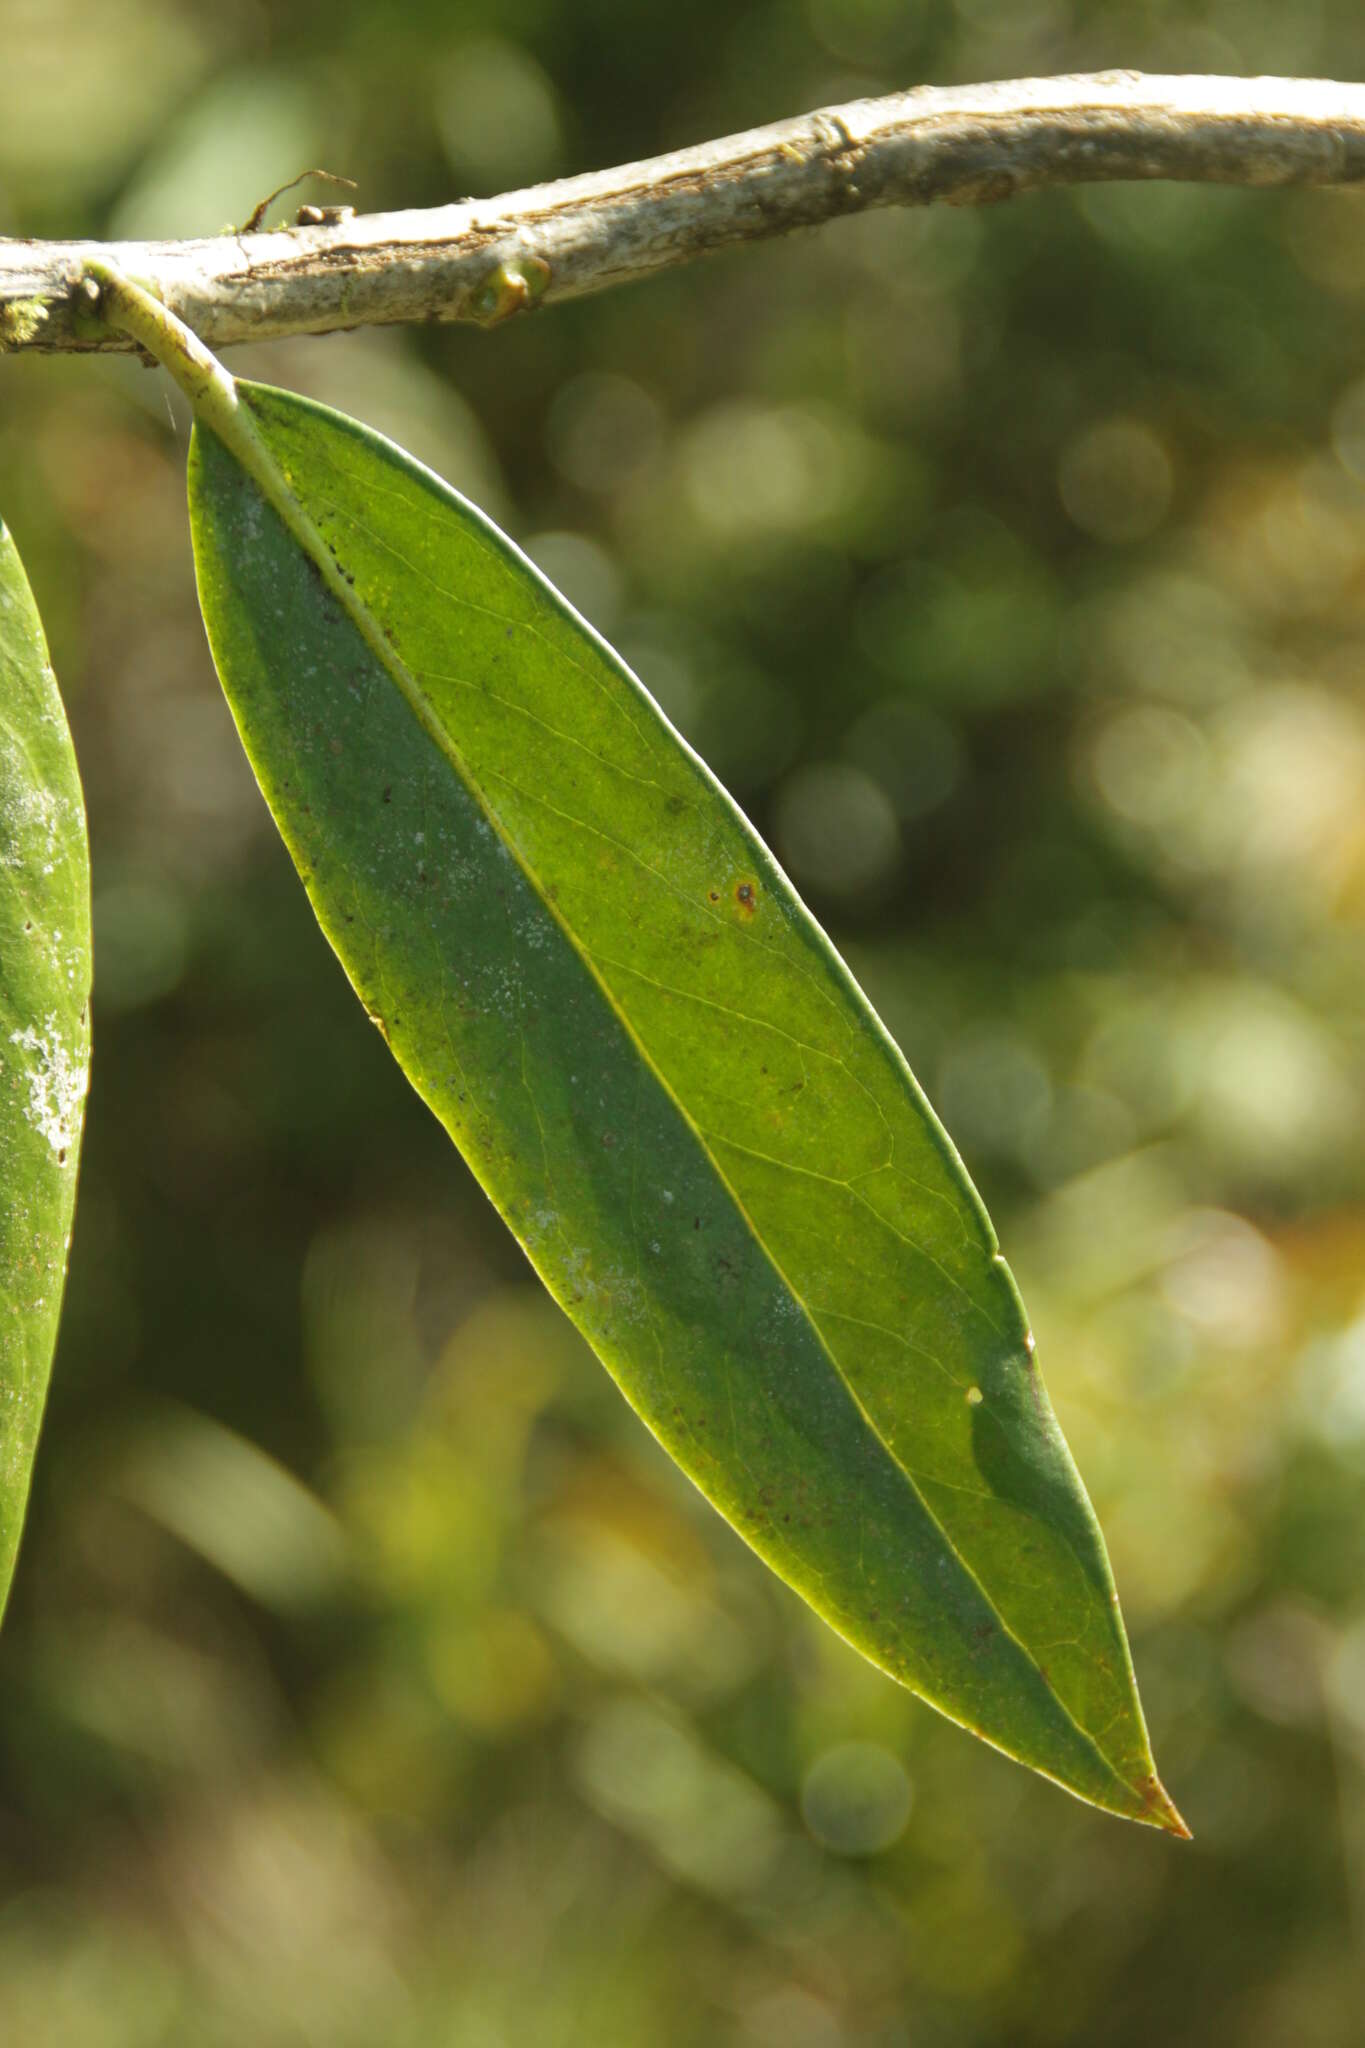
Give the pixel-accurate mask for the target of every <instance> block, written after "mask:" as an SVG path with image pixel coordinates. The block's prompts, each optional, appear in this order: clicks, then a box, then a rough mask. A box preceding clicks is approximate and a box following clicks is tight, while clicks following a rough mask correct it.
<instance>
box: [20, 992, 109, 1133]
mask: <svg viewBox="0 0 1365 2048" xmlns="http://www.w3.org/2000/svg"><path fill="white" fill-rule="evenodd" d="M9 1042H10V1044H11V1045H17V1046H18V1047H19V1049H20V1051H21V1052H26V1053H28V1054H29V1055H30V1056H31V1064H30V1066H29V1069H28V1110H27V1112H26V1113H27V1116H28V1120H29V1122H30V1124H32V1126H33V1128H34V1130H35V1131H39V1132H41V1133H42V1135H43V1137H45V1138H46V1139H47V1142H48V1144H49V1145H50V1146H51V1147H52V1149H53V1151H54V1152H55V1153H56V1154H57V1157H58V1159H59V1161H60V1160H61V1159H62V1157H63V1155H64V1154H65V1153H67V1152H69V1151H70V1150H71V1148H72V1147H73V1146H74V1144H75V1142H76V1139H77V1137H78V1136H79V1134H80V1127H81V1104H82V1103H83V1102H84V1100H85V1091H86V1087H87V1085H88V1083H89V1078H90V1070H89V1064H88V1062H87V1061H86V1060H84V1059H76V1058H73V1056H72V1054H71V1052H70V1051H69V1050H68V1048H67V1047H66V1046H65V1045H64V1044H63V1043H62V1039H61V1035H60V1033H59V1032H58V1029H57V1019H56V1018H55V1017H49V1018H48V1019H47V1024H46V1027H45V1029H44V1030H43V1031H39V1030H38V1028H37V1026H36V1025H33V1024H28V1025H26V1026H25V1027H24V1029H23V1030H22V1031H11V1033H10V1038H9Z"/></svg>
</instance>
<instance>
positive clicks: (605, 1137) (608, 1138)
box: [602, 1131, 616, 1152]
mask: <svg viewBox="0 0 1365 2048" xmlns="http://www.w3.org/2000/svg"><path fill="white" fill-rule="evenodd" d="M602 1143H603V1144H604V1145H605V1146H606V1148H607V1150H608V1152H610V1151H611V1150H612V1148H613V1146H614V1145H615V1143H616V1140H615V1138H614V1137H613V1136H612V1134H611V1132H610V1131H603V1133H602Z"/></svg>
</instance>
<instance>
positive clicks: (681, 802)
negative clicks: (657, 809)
mask: <svg viewBox="0 0 1365 2048" xmlns="http://www.w3.org/2000/svg"><path fill="white" fill-rule="evenodd" d="M664 809H665V810H666V811H671V812H672V814H673V816H674V817H675V818H676V817H677V815H678V813H679V811H685V810H686V809H687V799H686V797H682V796H678V795H676V794H674V795H673V796H671V797H669V798H667V799H666V801H665V803H664Z"/></svg>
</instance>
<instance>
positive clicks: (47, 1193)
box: [0, 524, 90, 1611]
mask: <svg viewBox="0 0 1365 2048" xmlns="http://www.w3.org/2000/svg"><path fill="white" fill-rule="evenodd" d="M89 1070H90V862H89V856H88V853H87V849H86V838H85V807H84V804H83V803H82V800H81V785H80V779H79V777H78V775H77V773H76V757H75V754H74V753H73V751H72V747H71V735H70V733H69V732H68V731H67V726H66V714H65V712H64V711H63V709H62V700H61V697H60V696H59V694H58V691H57V678H56V677H55V676H54V675H53V673H52V668H51V664H50V663H49V661H48V658H47V647H46V645H45V644H44V641H43V629H42V626H41V624H40V622H39V618H38V613H37V609H36V607H35V606H34V602H33V596H32V593H31V592H30V590H29V587H28V581H27V578H26V577H25V575H24V567H23V563H22V562H21V561H20V560H19V553H18V550H17V549H16V547H15V545H14V542H13V541H12V539H11V538H10V536H9V533H8V532H7V531H6V529H5V527H4V526H3V524H0V1611H3V1609H4V1605H5V1599H6V1596H7V1594H8V1592H9V1585H10V1579H11V1577H12V1575H13V1571H14V1559H15V1554H16V1552H17V1550H18V1548H19V1532H20V1529H21V1528H22V1526H23V1520H24V1506H25V1503H26V1501H27V1500H28V1489H29V1479H30V1476H31V1474H32V1471H33V1454H34V1452H35V1450H36V1449H37V1445H38V1428H39V1424H40V1423H41V1421H42V1415H43V1402H44V1400H45V1399H46V1396H47V1383H48V1377H49V1374H50V1373H51V1370H52V1352H53V1347H54V1345H55V1343H56V1340H57V1321H58V1317H59V1315H60V1312H61V1305H62V1288H63V1285H64V1283H65V1279H66V1254H67V1246H68V1244H69V1242H70V1238H71V1217H72V1213H73V1210H74V1208H75V1203H76V1164H77V1157H78V1154H79V1151H80V1142H81V1123H82V1119H83V1116H84V1112H85V1090H86V1081H87V1077H88V1074H89Z"/></svg>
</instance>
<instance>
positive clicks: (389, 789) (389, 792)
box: [380, 782, 393, 804]
mask: <svg viewBox="0 0 1365 2048" xmlns="http://www.w3.org/2000/svg"><path fill="white" fill-rule="evenodd" d="M380 801H381V802H382V803H386V804H391V803H392V802H393V784H392V783H391V782H387V783H385V785H384V794H383V797H382V798H381V799H380Z"/></svg>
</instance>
